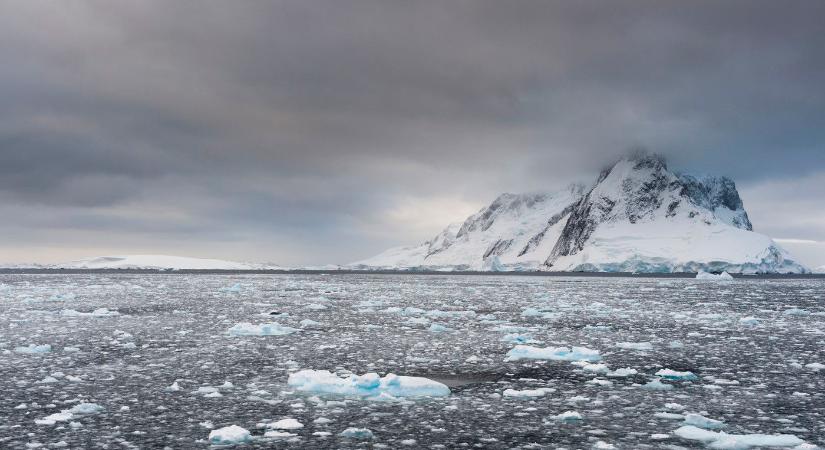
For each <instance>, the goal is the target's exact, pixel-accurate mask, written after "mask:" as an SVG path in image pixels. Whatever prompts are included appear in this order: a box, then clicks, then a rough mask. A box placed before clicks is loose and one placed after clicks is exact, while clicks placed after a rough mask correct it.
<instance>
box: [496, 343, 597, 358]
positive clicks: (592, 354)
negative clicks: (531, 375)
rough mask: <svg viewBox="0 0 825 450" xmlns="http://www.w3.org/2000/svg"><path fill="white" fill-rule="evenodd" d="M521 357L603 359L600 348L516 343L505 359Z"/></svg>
mask: <svg viewBox="0 0 825 450" xmlns="http://www.w3.org/2000/svg"><path fill="white" fill-rule="evenodd" d="M521 359H549V360H554V361H601V359H602V357H601V355H599V351H598V350H592V349H589V348H586V347H573V348H572V349H571V348H568V347H546V348H540V347H532V346H529V345H516V346H515V347H513V349H512V350H510V351H509V352H507V358H505V361H518V360H521Z"/></svg>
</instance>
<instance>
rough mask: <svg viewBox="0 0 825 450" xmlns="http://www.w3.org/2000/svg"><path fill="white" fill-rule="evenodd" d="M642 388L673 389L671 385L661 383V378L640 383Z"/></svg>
mask: <svg viewBox="0 0 825 450" xmlns="http://www.w3.org/2000/svg"><path fill="white" fill-rule="evenodd" d="M642 389H647V390H649V391H669V390H671V389H673V386H672V385H670V384H665V383H662V381H661V380H658V379H656V380H653V381H651V382H649V383H647V384H644V385H642Z"/></svg>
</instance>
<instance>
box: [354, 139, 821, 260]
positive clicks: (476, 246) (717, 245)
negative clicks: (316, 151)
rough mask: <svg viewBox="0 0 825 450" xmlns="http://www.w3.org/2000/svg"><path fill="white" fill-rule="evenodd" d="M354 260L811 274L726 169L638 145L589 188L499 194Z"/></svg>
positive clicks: (573, 187) (570, 187) (577, 186)
mask: <svg viewBox="0 0 825 450" xmlns="http://www.w3.org/2000/svg"><path fill="white" fill-rule="evenodd" d="M349 267H352V268H367V269H433V270H551V271H603V272H618V271H628V272H697V271H699V270H705V271H722V270H725V271H728V272H735V273H765V272H769V273H774V272H781V273H787V272H793V273H800V272H808V269H806V268H805V267H804V266H802V265H801V264H799V263H797V262H796V261H794V260H793V259H792V258H791V257H790V255H789V254H788V253H787V252H786V251H785V250H784V249H782V248H781V247H780V246H779V245H777V244H776V243H775V242H774V241H773V240H772V239H771V238H769V237H767V236H765V235H762V234H759V233H755V232H753V226H752V225H751V222H750V220H749V219H748V214H747V213H746V212H745V209H744V206H743V204H742V200H741V199H740V198H739V193H738V192H737V190H736V185H735V184H734V182H733V181H732V180H730V179H729V178H726V177H711V176H704V177H697V176H691V175H686V174H678V173H674V172H671V171H670V170H668V167H667V164H666V163H665V160H664V158H662V157H661V156H658V155H650V154H646V153H638V154H634V155H632V156H628V157H626V158H624V159H622V160H620V161H618V162H616V163H615V164H613V165H612V166H611V167H610V168H608V169H606V170H604V171H603V172H602V173H601V174H600V175H599V177H598V179H597V180H596V182H595V183H593V184H592V185H591V186H590V187H587V188H586V187H584V186H582V185H571V186H568V187H567V188H565V189H563V190H561V191H559V192H555V193H536V194H520V195H515V194H503V195H501V196H499V197H498V198H497V199H496V200H495V201H493V203H492V204H490V206H487V207H485V208H483V209H482V210H481V211H479V212H478V213H476V214H474V215H472V216H470V217H469V218H467V220H465V221H464V223H462V224H453V225H450V226H449V227H447V228H446V229H445V230H444V231H442V232H441V233H439V234H438V236H436V237H435V238H433V239H432V240H430V241H427V242H425V243H423V244H421V245H417V246H412V247H399V248H393V249H390V250H387V251H385V252H384V253H381V254H380V255H377V256H374V257H372V258H369V259H366V260H363V261H358V262H355V263H352V264H351V265H350V266H349Z"/></svg>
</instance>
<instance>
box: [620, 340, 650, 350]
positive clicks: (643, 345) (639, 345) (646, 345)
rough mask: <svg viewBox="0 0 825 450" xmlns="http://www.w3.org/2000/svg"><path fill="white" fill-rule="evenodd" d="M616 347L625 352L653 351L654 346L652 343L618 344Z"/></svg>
mask: <svg viewBox="0 0 825 450" xmlns="http://www.w3.org/2000/svg"><path fill="white" fill-rule="evenodd" d="M616 347H619V348H623V349H625V350H642V351H647V350H653V344H651V343H650V342H618V343H616Z"/></svg>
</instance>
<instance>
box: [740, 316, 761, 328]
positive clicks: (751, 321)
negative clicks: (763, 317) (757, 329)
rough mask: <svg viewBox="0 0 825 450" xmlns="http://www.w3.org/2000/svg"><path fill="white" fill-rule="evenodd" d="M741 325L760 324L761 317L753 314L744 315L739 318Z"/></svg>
mask: <svg viewBox="0 0 825 450" xmlns="http://www.w3.org/2000/svg"><path fill="white" fill-rule="evenodd" d="M739 325H744V326H748V327H752V326H756V325H759V319H757V318H756V317H753V316H748V317H742V318H741V319H739Z"/></svg>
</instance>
